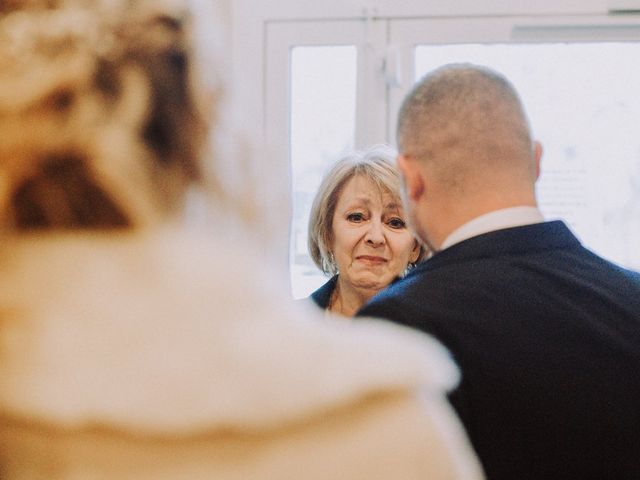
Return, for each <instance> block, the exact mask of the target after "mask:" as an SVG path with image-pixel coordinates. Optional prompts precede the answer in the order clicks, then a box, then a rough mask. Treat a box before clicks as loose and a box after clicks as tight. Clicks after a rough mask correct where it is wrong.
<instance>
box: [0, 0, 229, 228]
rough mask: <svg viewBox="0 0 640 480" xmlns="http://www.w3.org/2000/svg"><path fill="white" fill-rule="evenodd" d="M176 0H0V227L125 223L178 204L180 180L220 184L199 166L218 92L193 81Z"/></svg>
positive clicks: (152, 217)
mask: <svg viewBox="0 0 640 480" xmlns="http://www.w3.org/2000/svg"><path fill="white" fill-rule="evenodd" d="M21 3H23V5H22V6H21V5H20V4H21ZM183 3H184V2H180V1H176V2H166V1H165V2H153V1H148V2H147V1H135V0H134V1H125V0H99V1H93V2H91V1H81V0H76V1H62V0H60V1H57V2H56V1H52V0H50V1H41V2H37V1H28V0H25V1H24V2H19V1H17V0H14V1H12V2H9V4H8V5H9V6H8V7H5V8H6V9H7V11H8V13H7V14H6V15H3V17H2V18H1V19H0V71H1V72H2V75H1V76H0V227H2V228H3V229H5V230H12V229H13V230H30V229H34V228H39V229H60V228H65V229H74V228H118V227H134V226H140V225H145V224H149V223H154V222H155V221H156V220H158V219H159V218H164V217H166V216H168V215H170V214H172V213H174V212H176V211H178V210H180V209H181V208H182V207H183V203H184V201H185V197H186V194H187V190H189V188H190V187H191V186H194V185H204V184H207V189H208V190H210V191H212V192H213V193H214V194H216V192H217V193H220V192H218V191H217V189H216V184H215V178H213V177H210V176H207V174H206V168H205V167H204V165H203V161H204V160H205V159H206V160H210V158H208V157H207V155H208V153H209V152H210V151H209V143H208V132H209V131H210V129H211V128H212V126H213V123H214V122H213V114H214V113H215V106H216V100H217V97H218V95H219V93H220V92H219V91H216V90H215V89H211V88H210V87H211V85H207V88H210V90H209V91H207V92H203V89H204V88H205V86H204V84H203V83H201V82H200V78H199V77H198V73H199V72H198V71H197V67H198V65H197V62H194V55H195V52H194V49H195V46H194V39H193V31H192V30H193V29H192V25H191V18H190V17H189V15H188V10H187V9H186V6H185V5H183ZM11 5H13V7H11ZM20 7H22V8H20ZM11 10H14V11H11Z"/></svg>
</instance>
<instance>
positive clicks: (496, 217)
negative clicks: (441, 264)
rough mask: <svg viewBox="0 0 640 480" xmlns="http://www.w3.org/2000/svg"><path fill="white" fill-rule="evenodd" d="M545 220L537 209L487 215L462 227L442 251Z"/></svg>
mask: <svg viewBox="0 0 640 480" xmlns="http://www.w3.org/2000/svg"><path fill="white" fill-rule="evenodd" d="M543 221H544V218H543V217H542V214H541V213H540V210H538V208H537V207H511V208H503V209H502V210H496V211H495V212H489V213H485V214H484V215H480V216H479V217H476V218H474V219H473V220H470V221H468V222H467V223H465V224H463V225H461V226H460V227H458V228H457V229H455V230H454V231H453V232H451V233H450V234H449V236H448V237H447V238H445V239H444V241H443V242H442V245H441V246H440V250H444V249H445V248H449V247H450V246H452V245H455V244H456V243H460V242H462V241H463V240H466V239H468V238H471V237H475V236H477V235H481V234H483V233H488V232H493V231H494V230H501V229H503V228H511V227H520V226H522V225H530V224H532V223H540V222H543Z"/></svg>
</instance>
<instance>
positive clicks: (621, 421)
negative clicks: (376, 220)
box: [359, 221, 640, 480]
mask: <svg viewBox="0 0 640 480" xmlns="http://www.w3.org/2000/svg"><path fill="white" fill-rule="evenodd" d="M359 315H366V316H376V317H383V318H387V319H390V320H392V321H395V322H398V323H401V324H404V325H408V326H411V327H415V328H418V329H420V330H422V331H425V332H427V333H430V334H432V335H434V336H435V337H437V338H438V339H439V340H440V341H441V342H442V343H443V344H444V345H446V346H447V347H448V348H449V350H450V351H451V353H452V355H453V357H454V358H455V360H456V362H457V363H458V365H459V366H460V369H461V372H462V381H461V384H460V387H459V388H458V389H457V390H456V391H455V392H454V393H453V394H452V395H451V397H450V400H451V403H452V404H453V406H454V407H455V409H456V411H457V412H458V414H459V416H460V418H461V419H462V422H463V423H464V425H465V428H466V429H467V432H468V434H469V437H470V439H471V442H472V443H473V445H474V447H475V449H476V451H477V453H478V455H479V457H480V460H481V461H482V463H483V466H484V468H485V471H486V473H487V476H488V478H489V479H492V480H496V479H505V480H506V479H510V480H513V479H518V480H523V479H548V478H552V479H567V480H569V479H571V480H574V479H576V480H577V479H581V480H584V479H640V276H639V275H638V274H637V273H633V272H630V271H628V270H625V269H623V268H620V267H618V266H616V265H614V264H612V263H610V262H607V261H605V260H604V259H602V258H600V257H598V256H597V255H595V254H594V253H592V252H590V251H589V250H587V249H585V248H584V247H583V246H582V245H581V244H580V242H579V241H578V239H577V238H576V237H575V236H574V235H573V234H572V233H571V232H570V231H569V229H568V228H567V227H566V226H565V225H564V223H562V222H559V221H556V222H547V223H541V224H534V225H527V226H522V227H516V228H508V229H504V230H498V231H495V232H491V233H487V234H483V235H479V236H477V237H474V238H470V239H468V240H465V241H463V242H461V243H458V244H456V245H453V246H452V247H450V248H448V249H446V250H443V251H442V252H440V253H437V254H436V255H434V256H433V257H432V258H431V259H429V260H427V261H426V262H424V263H423V264H421V265H419V266H418V267H417V268H416V269H414V270H413V272H411V273H410V274H409V275H408V276H407V277H405V278H404V279H403V280H401V281H399V282H397V283H395V284H394V285H392V286H391V287H390V288H388V289H386V290H385V291H383V292H381V293H380V294H378V295H377V296H375V297H374V298H373V299H372V300H371V301H370V302H369V303H368V304H367V305H365V307H364V308H363V309H362V310H361V311H360V312H359ZM425 454H426V455H428V452H426V453H425Z"/></svg>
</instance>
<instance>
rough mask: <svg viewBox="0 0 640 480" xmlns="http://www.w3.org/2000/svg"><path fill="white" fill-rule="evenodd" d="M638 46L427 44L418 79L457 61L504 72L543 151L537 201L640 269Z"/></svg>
mask: <svg viewBox="0 0 640 480" xmlns="http://www.w3.org/2000/svg"><path fill="white" fill-rule="evenodd" d="M638 58H640V44H638V43H570V44H567V43H556V44H485V45H478V44H464V45H420V46H418V47H417V48H416V50H415V78H416V80H417V79H418V78H420V77H421V76H422V75H423V74H425V73H427V72H428V71H429V70H431V69H433V68H436V67H438V66H440V65H442V64H445V63H450V62H472V63H477V64H483V65H487V66H490V67H493V68H495V69H497V70H498V71H500V72H502V73H503V74H505V75H506V76H507V77H508V78H509V79H510V80H511V81H512V82H513V84H514V85H515V87H516V89H517V90H518V92H519V93H520V95H521V97H522V100H523V102H524V105H525V109H526V110H527V112H528V114H529V119H530V121H531V125H532V128H533V132H534V136H535V137H536V138H537V139H538V140H539V141H540V142H541V143H542V144H543V148H544V154H543V158H542V174H541V176H540V179H539V180H538V185H537V193H538V200H539V203H540V207H541V210H542V212H543V214H544V215H545V217H546V218H547V219H553V218H562V219H564V220H565V221H566V222H567V223H568V224H569V226H570V227H571V228H572V229H573V231H574V232H575V233H576V234H577V235H578V237H580V238H581V240H582V241H583V242H584V243H585V245H586V246H587V247H589V248H591V249H592V250H594V251H597V252H598V253H599V254H601V255H603V256H605V257H607V258H609V259H611V260H614V261H616V262H618V263H621V264H624V265H626V266H628V267H631V268H635V269H638V268H640V249H639V248H637V246H638V245H640V95H638V94H637V92H636V88H637V86H638V85H640V62H638V61H637V59H638Z"/></svg>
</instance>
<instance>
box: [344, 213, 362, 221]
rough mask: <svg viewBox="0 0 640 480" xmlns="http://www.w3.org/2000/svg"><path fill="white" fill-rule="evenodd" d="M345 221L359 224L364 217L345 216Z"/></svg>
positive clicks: (358, 214)
mask: <svg viewBox="0 0 640 480" xmlns="http://www.w3.org/2000/svg"><path fill="white" fill-rule="evenodd" d="M347 220H349V221H350V222H355V223H360V222H362V221H363V220H364V215H363V214H361V213H350V214H349V215H347Z"/></svg>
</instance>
